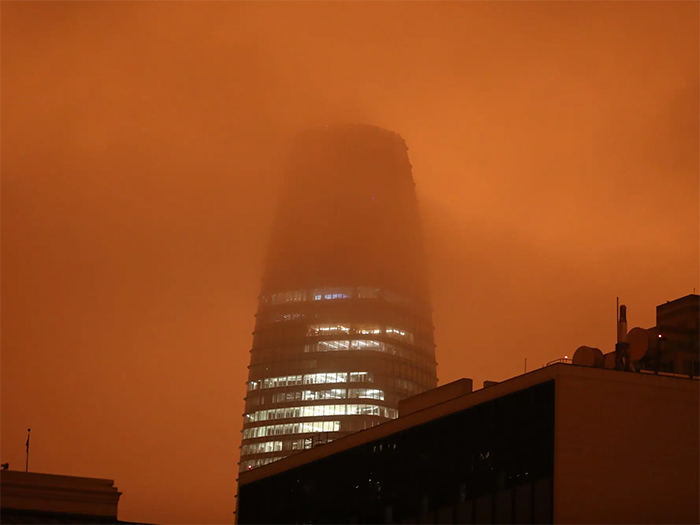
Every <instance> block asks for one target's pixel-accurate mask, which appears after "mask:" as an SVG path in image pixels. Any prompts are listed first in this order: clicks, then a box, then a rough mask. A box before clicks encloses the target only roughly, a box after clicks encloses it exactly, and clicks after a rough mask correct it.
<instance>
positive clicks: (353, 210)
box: [240, 124, 437, 470]
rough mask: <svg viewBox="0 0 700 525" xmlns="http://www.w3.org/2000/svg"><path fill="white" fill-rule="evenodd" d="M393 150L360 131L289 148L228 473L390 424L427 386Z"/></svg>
mask: <svg viewBox="0 0 700 525" xmlns="http://www.w3.org/2000/svg"><path fill="white" fill-rule="evenodd" d="M428 296H429V294H428V285H427V270H426V265H425V254H424V251H423V243H422V234H421V227H420V218H419V213H418V203H417V200H416V195H415V188H414V183H413V178H412V176H411V165H410V163H409V160H408V153H407V147H406V143H405V142H404V140H403V139H402V138H401V137H400V136H399V135H398V134H396V133H392V132H390V131H387V130H384V129H381V128H378V127H375V126H368V125H359V124H353V125H342V126H333V127H326V128H322V129H314V130H309V131H307V132H306V133H304V134H302V135H301V136H300V137H299V139H298V142H297V144H296V147H295V148H294V151H293V154H292V158H291V163H290V167H289V171H288V177H287V180H286V182H285V188H284V191H283V193H282V197H281V199H280V202H279V205H278V210H277V215H276V217H275V222H274V225H273V231H272V235H271V239H270V246H269V249H268V260H267V263H266V268H265V273H264V277H263V283H262V294H261V297H260V303H259V307H258V314H257V322H256V326H255V333H254V338H253V349H252V350H251V364H250V367H249V369H250V371H249V380H248V394H247V397H246V414H245V416H244V425H243V445H242V447H241V463H240V468H241V470H243V469H247V468H254V467H256V466H259V465H263V464H266V463H269V462H271V461H275V460H277V459H281V458H282V457H284V456H287V455H289V454H292V453H294V452H296V451H300V450H303V449H305V448H310V447H311V446H313V445H314V444H315V443H319V442H327V441H331V440H333V439H336V438H338V437H340V436H343V435H346V434H348V433H350V432H354V431H357V430H362V429H363V428H367V427H370V426H373V425H376V424H378V423H381V422H382V421H386V420H387V419H391V418H395V417H397V415H398V414H397V405H398V402H399V400H400V399H403V398H405V397H408V396H411V395H414V394H417V393H420V392H423V391H425V390H427V389H430V388H434V387H435V386H436V385H437V377H436V363H435V345H434V342H433V326H432V315H431V311H430V305H429V299H428Z"/></svg>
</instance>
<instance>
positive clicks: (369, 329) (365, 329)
mask: <svg viewBox="0 0 700 525" xmlns="http://www.w3.org/2000/svg"><path fill="white" fill-rule="evenodd" d="M355 332H357V333H358V334H363V335H369V334H381V333H383V332H384V330H382V327H381V326H376V325H361V326H357V327H355Z"/></svg>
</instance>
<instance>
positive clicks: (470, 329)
mask: <svg viewBox="0 0 700 525" xmlns="http://www.w3.org/2000/svg"><path fill="white" fill-rule="evenodd" d="M0 15H1V24H2V27H1V37H2V64H1V66H2V69H1V73H2V78H1V80H2V85H1V88H2V90H1V95H2V115H1V119H2V120H1V124H2V143H1V146H2V157H1V161H2V216H1V219H2V232H1V233H2V370H1V374H2V375H1V379H2V435H1V437H2V451H1V452H2V458H0V459H1V461H2V462H6V461H9V462H10V465H11V468H15V469H19V468H22V467H23V465H24V440H25V438H26V429H27V427H32V458H31V469H32V470H36V471H41V472H51V473H60V474H72V475H84V476H95V477H106V478H110V479H115V480H116V483H117V485H118V486H119V488H120V489H121V490H122V491H123V492H124V495H123V496H122V500H121V504H120V514H119V516H120V518H121V519H125V520H145V521H149V522H155V523H227V522H232V520H233V515H232V511H233V509H234V498H233V495H234V494H235V490H236V488H235V478H236V470H237V469H236V461H237V460H238V448H237V447H238V446H239V443H240V429H241V426H242V418H241V414H242V412H243V401H242V399H243V396H244V390H245V388H244V382H245V380H246V374H247V370H246V367H247V364H248V357H249V354H248V350H249V348H250V345H251V342H252V337H251V331H252V329H253V325H254V317H253V314H254V312H255V308H256V297H257V294H258V287H259V284H260V277H261V275H262V267H261V264H262V261H263V256H264V249H265V241H266V235H267V231H268V227H269V225H270V221H271V213H272V210H273V206H274V203H275V198H276V195H277V193H276V191H277V190H276V188H277V183H278V181H279V173H280V167H281V165H282V163H283V162H284V160H285V155H286V153H287V144H288V138H289V136H290V133H293V132H294V131H295V130H297V129H299V128H301V127H304V126H307V125H310V124H318V123H324V122H329V121H337V120H344V119H345V120H351V121H364V122H368V123H372V124H377V125H380V126H383V127H386V128H389V129H392V130H395V131H397V132H399V133H401V135H402V136H403V137H404V138H405V139H406V141H407V143H408V146H409V155H410V157H411V161H412V164H413V166H414V178H415V180H416V183H417V189H418V195H419V198H420V199H421V205H422V207H423V214H424V222H425V227H426V237H427V245H428V247H429V249H430V264H431V267H432V273H431V281H432V289H433V306H434V321H435V326H436V342H437V345H438V350H437V355H438V363H439V366H438V375H439V377H440V381H441V383H444V382H449V381H452V380H454V379H457V378H460V377H472V378H474V380H475V381H476V382H477V384H478V385H480V384H481V381H483V380H484V379H492V380H502V379H506V378H508V377H511V376H513V375H515V374H518V373H520V372H521V371H522V370H523V361H524V358H526V357H527V358H528V363H529V365H530V366H531V367H532V366H541V365H542V364H543V363H546V362H547V361H549V360H552V359H555V358H557V357H560V356H563V355H565V354H571V353H572V352H573V351H574V350H575V349H576V348H577V347H578V346H580V345H584V344H585V345H589V346H598V347H600V348H601V349H603V350H604V351H610V350H612V345H613V343H614V337H615V326H614V318H613V316H614V312H615V310H614V308H615V297H616V296H617V295H619V296H621V298H622V302H624V303H626V304H627V305H628V308H629V313H628V319H629V323H630V326H637V325H642V326H645V327H647V326H652V325H653V324H654V319H655V318H654V313H655V306H656V305H657V304H659V303H662V302H664V301H666V300H670V299H674V298H677V297H680V296H683V295H686V294H688V293H691V292H692V291H693V288H694V287H695V288H696V289H698V288H700V286H699V279H698V263H699V260H700V249H699V238H700V227H699V217H698V211H699V210H698V197H699V195H698V192H699V185H698V174H699V162H698V160H699V153H700V152H699V147H698V143H699V140H700V136H699V131H698V130H699V125H698V121H699V118H698V116H699V114H700V108H699V102H698V100H699V95H700V93H699V74H698V72H699V63H700V60H699V59H700V57H699V38H698V37H699V6H698V4H697V3H696V2H670V1H663V2H640V3H634V2H589V3H576V2H556V3H554V2H488V3H478V2H449V3H437V2H435V3H420V2H406V3H397V2H392V3H389V2H376V3H371V2H357V3H352V4H348V3H341V2H308V3H291V2H289V3H275V2H258V3H252V2H251V3H244V2H212V3H205V2H150V3H140V2H79V3H58V2H51V3H40V2H7V1H3V2H2V4H1V11H0Z"/></svg>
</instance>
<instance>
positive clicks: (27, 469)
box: [24, 428, 32, 472]
mask: <svg viewBox="0 0 700 525" xmlns="http://www.w3.org/2000/svg"><path fill="white" fill-rule="evenodd" d="M31 432H32V429H31V428H28V429H27V443H26V445H27V462H26V464H25V466H24V471H25V472H29V438H30V436H31Z"/></svg>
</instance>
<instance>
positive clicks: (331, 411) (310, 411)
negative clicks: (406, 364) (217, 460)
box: [245, 404, 398, 423]
mask: <svg viewBox="0 0 700 525" xmlns="http://www.w3.org/2000/svg"><path fill="white" fill-rule="evenodd" d="M344 415H364V416H379V417H384V418H387V419H396V417H398V414H397V412H396V409H394V408H387V407H381V406H378V405H364V404H360V405H355V404H352V405H307V406H296V407H286V408H270V409H267V410H257V411H256V412H253V413H251V414H245V420H246V422H252V423H258V422H261V421H269V420H275V419H292V418H301V417H319V416H344Z"/></svg>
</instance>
